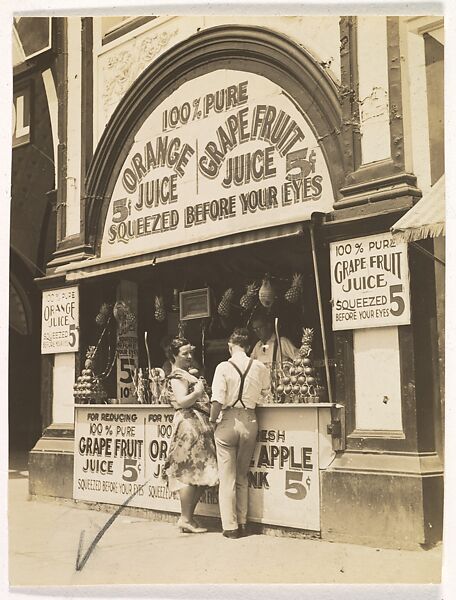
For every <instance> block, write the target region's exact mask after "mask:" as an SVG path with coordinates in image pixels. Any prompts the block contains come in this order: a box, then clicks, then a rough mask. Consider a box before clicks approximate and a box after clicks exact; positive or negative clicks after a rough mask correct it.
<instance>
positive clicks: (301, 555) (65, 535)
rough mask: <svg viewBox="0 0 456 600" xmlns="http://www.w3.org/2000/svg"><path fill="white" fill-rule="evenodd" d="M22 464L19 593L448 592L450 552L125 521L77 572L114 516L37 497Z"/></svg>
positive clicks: (17, 480) (16, 535)
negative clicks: (393, 586)
mask: <svg viewBox="0 0 456 600" xmlns="http://www.w3.org/2000/svg"><path fill="white" fill-rule="evenodd" d="M27 477H28V473H27V471H26V470H25V468H24V466H23V465H22V466H21V465H13V466H12V468H10V472H9V515H8V518H9V560H10V565H9V575H10V585H12V586H37V585H59V586H61V585H77V586H81V585H97V584H163V583H167V584H170V583H172V584H179V583H185V584H191V583H193V584H215V583H230V584H233V583H234V584H236V583H237V584H240V583H255V584H266V583H280V584H297V583H299V584H303V583H305V584H308V583H322V584H324V583H338V584H348V583H350V584H351V583H375V584H383V583H408V584H412V583H414V584H422V583H439V582H440V571H441V547H436V548H433V549H431V550H420V551H403V550H384V549H378V548H368V547H364V546H356V545H352V544H337V543H329V542H323V541H321V540H307V539H293V538H287V537H274V536H270V535H252V536H249V537H246V538H242V539H238V540H231V539H226V538H223V537H222V535H221V533H220V532H212V531H211V532H209V533H206V534H200V535H192V534H183V533H180V532H178V530H177V529H176V526H175V525H174V524H171V523H166V522H159V521H150V520H147V519H144V518H138V517H131V516H126V515H122V514H121V515H120V516H119V517H118V518H117V519H116V520H115V522H114V523H113V524H112V526H111V527H110V528H109V529H108V530H107V531H106V533H105V534H104V536H103V537H102V538H101V540H100V541H99V542H98V544H97V545H96V548H95V550H94V551H93V553H92V554H91V556H90V557H89V559H88V561H87V563H86V564H85V566H84V568H83V569H82V570H80V571H76V568H75V566H76V557H77V554H78V545H79V540H80V533H81V531H82V530H84V531H85V540H84V543H83V552H84V551H85V549H87V548H88V546H89V545H90V543H91V542H92V540H93V539H94V538H95V536H96V535H97V533H98V532H99V531H100V529H101V528H102V527H103V525H104V524H105V523H106V521H107V520H108V519H109V517H110V514H109V513H105V512H102V511H95V510H90V509H86V508H79V507H77V506H74V505H73V504H72V503H69V502H67V503H62V502H58V501H37V500H30V499H29V497H28V479H27Z"/></svg>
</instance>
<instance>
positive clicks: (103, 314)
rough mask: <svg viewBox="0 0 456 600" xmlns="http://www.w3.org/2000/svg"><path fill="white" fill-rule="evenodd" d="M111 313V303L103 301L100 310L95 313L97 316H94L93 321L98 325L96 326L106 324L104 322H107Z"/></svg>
mask: <svg viewBox="0 0 456 600" xmlns="http://www.w3.org/2000/svg"><path fill="white" fill-rule="evenodd" d="M111 314H112V304H107V303H106V302H104V303H103V304H102V305H101V306H100V310H99V312H98V314H97V316H96V317H95V322H96V324H97V325H98V327H104V326H105V325H106V323H107V322H108V319H109V317H110V316H111Z"/></svg>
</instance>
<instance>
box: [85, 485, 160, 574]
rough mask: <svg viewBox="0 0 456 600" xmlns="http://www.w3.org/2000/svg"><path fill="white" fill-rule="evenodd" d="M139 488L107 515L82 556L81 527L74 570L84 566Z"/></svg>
mask: <svg viewBox="0 0 456 600" xmlns="http://www.w3.org/2000/svg"><path fill="white" fill-rule="evenodd" d="M149 481H150V480H149ZM146 483H148V481H146V482H145V483H144V484H143V486H144V485H146ZM140 489H141V487H139V488H138V489H137V490H136V491H135V492H134V493H133V494H131V496H129V497H128V498H127V499H126V500H125V502H124V503H123V504H122V505H121V506H119V508H118V509H117V510H116V512H115V513H114V514H112V515H111V516H110V517H109V519H108V520H107V521H106V523H105V524H104V525H103V527H102V528H101V529H100V531H99V532H98V533H97V535H96V536H95V538H94V540H93V542H92V543H91V544H90V546H89V547H88V549H87V551H86V553H85V554H84V556H83V557H82V558H81V554H82V545H83V541H84V535H85V530H84V529H83V530H82V531H81V534H80V536H79V545H78V554H77V556H76V571H82V569H83V568H84V565H85V564H86V562H87V561H88V560H89V557H90V555H91V554H92V552H93V551H94V550H95V546H96V545H97V544H98V542H99V541H100V540H101V538H102V537H103V535H104V534H105V533H106V531H107V530H108V529H109V528H110V527H111V525H112V524H113V523H114V521H115V520H116V519H117V517H118V516H119V515H120V513H121V512H122V511H123V509H124V508H125V507H126V506H127V505H128V503H129V502H131V501H132V500H133V498H134V497H135V496H136V494H137V493H138V492H139V490H140Z"/></svg>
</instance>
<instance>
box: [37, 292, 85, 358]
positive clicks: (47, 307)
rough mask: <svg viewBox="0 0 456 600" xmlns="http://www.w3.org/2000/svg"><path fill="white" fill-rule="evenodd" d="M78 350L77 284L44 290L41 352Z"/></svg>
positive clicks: (53, 352) (52, 352)
mask: <svg viewBox="0 0 456 600" xmlns="http://www.w3.org/2000/svg"><path fill="white" fill-rule="evenodd" d="M78 350H79V288H78V286H73V287H68V288H58V289H53V290H45V291H44V292H43V306H42V313H41V354H60V353H61V352H77V351H78Z"/></svg>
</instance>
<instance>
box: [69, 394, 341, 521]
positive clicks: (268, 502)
mask: <svg viewBox="0 0 456 600" xmlns="http://www.w3.org/2000/svg"><path fill="white" fill-rule="evenodd" d="M258 410H259V432H258V440H257V445H256V449H255V453H254V456H253V459H252V463H251V466H250V472H249V476H248V477H249V519H250V520H252V521H257V522H261V523H268V524H276V525H283V526H290V527H298V528H301V529H308V530H312V531H318V530H319V529H320V492H319V461H320V457H322V456H323V461H324V460H327V456H329V455H333V452H332V448H331V442H330V440H329V441H328V439H327V438H325V437H324V436H322V435H321V434H319V415H318V410H319V409H317V408H313V407H312V408H302V407H288V408H285V409H284V408H282V409H274V408H260V409H258ZM75 411H76V414H75V453H74V491H73V493H74V498H75V499H77V500H89V501H93V502H105V503H110V504H119V505H120V504H123V503H124V502H125V501H126V500H127V498H128V497H129V496H131V495H132V494H134V493H135V492H136V495H135V496H134V498H133V499H132V500H131V501H130V505H131V506H136V507H141V508H150V509H156V510H167V511H171V512H179V511H180V504H179V499H178V496H177V494H173V493H170V492H169V490H168V488H167V486H166V482H165V480H164V478H163V466H164V462H165V460H166V457H167V453H168V449H169V445H170V442H171V439H172V435H173V427H172V420H173V412H174V411H173V410H172V409H171V408H170V407H168V406H149V407H146V406H144V405H143V406H141V407H132V406H131V405H130V406H128V407H127V406H122V407H121V406H109V405H107V406H92V407H91V406H84V407H83V406H78V407H76V409H75ZM325 412H327V415H326V416H327V417H328V418H329V409H328V410H327V411H325ZM320 421H321V422H322V423H323V425H322V428H326V424H327V423H326V422H323V421H324V418H323V420H322V418H321V416H320ZM328 422H329V421H328ZM322 430H323V429H322ZM325 444H326V446H327V447H325ZM322 452H323V454H322ZM325 456H326V458H325ZM197 512H198V513H199V514H204V515H210V516H217V515H218V514H219V512H218V489H217V488H210V489H209V490H207V491H206V493H205V495H204V497H203V499H202V501H201V502H200V503H199V505H198V510H197Z"/></svg>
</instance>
